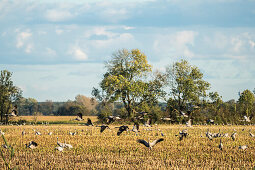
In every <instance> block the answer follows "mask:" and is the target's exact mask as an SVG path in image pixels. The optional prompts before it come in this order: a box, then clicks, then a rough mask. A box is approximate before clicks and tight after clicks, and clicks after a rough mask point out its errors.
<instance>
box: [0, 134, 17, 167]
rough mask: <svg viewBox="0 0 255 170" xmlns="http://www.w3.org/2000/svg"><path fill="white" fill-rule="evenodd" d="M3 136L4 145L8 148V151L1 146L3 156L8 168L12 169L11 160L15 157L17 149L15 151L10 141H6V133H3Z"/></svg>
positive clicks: (0, 151)
mask: <svg viewBox="0 0 255 170" xmlns="http://www.w3.org/2000/svg"><path fill="white" fill-rule="evenodd" d="M2 138H3V140H4V146H5V148H6V152H5V151H4V150H3V149H2V148H0V153H1V157H2V159H3V161H4V164H5V166H6V169H12V168H11V161H12V159H13V158H14V155H15V151H14V148H13V146H10V145H9V144H8V142H7V141H6V139H5V137H4V135H2ZM14 169H16V168H14Z"/></svg>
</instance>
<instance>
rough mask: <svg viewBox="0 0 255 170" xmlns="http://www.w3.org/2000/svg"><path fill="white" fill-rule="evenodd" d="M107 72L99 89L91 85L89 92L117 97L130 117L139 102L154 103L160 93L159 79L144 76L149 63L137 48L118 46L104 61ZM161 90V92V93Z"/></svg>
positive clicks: (111, 98) (99, 97)
mask: <svg viewBox="0 0 255 170" xmlns="http://www.w3.org/2000/svg"><path fill="white" fill-rule="evenodd" d="M106 68H107V72H106V73H105V74H104V78H103V80H102V81H101V83H100V87H101V89H102V91H101V93H102V95H100V94H101V93H100V91H99V90H98V89H95V88H94V89H93V91H92V94H93V95H94V96H95V97H97V98H98V99H99V100H101V101H104V102H106V101H109V102H113V101H117V100H120V101H121V102H122V103H123V105H124V107H125V109H126V111H127V117H133V116H134V113H135V108H136V107H137V106H139V105H140V104H142V103H155V102H157V98H158V97H159V96H160V94H161V92H162V90H161V87H162V83H161V80H160V79H159V76H156V77H157V78H158V79H154V80H146V78H147V76H148V73H151V70H152V66H151V65H150V64H148V61H147V57H146V55H144V54H143V53H142V52H141V51H140V50H138V49H133V50H131V51H128V50H126V49H123V50H119V51H117V52H116V53H114V54H113V56H112V59H111V60H110V61H108V62H107V63H106ZM162 94H163V93H162Z"/></svg>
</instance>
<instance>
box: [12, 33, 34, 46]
mask: <svg viewBox="0 0 255 170" xmlns="http://www.w3.org/2000/svg"><path fill="white" fill-rule="evenodd" d="M31 36H32V33H30V31H24V32H20V33H18V35H17V43H16V47H17V48H21V47H22V46H23V45H24V43H25V42H27V40H28V39H29V38H30V37H31Z"/></svg>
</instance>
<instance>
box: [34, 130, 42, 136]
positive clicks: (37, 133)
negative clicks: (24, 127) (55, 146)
mask: <svg viewBox="0 0 255 170" xmlns="http://www.w3.org/2000/svg"><path fill="white" fill-rule="evenodd" d="M33 130H34V132H35V135H41V132H39V131H36V130H35V129H33Z"/></svg>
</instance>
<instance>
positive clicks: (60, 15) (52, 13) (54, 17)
mask: <svg viewBox="0 0 255 170" xmlns="http://www.w3.org/2000/svg"><path fill="white" fill-rule="evenodd" d="M73 17H74V15H73V14H71V13H70V12H69V11H67V10H60V9H50V10H47V11H46V13H45V18H46V19H47V20H49V21H52V22H58V21H65V20H69V19H71V18H73Z"/></svg>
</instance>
